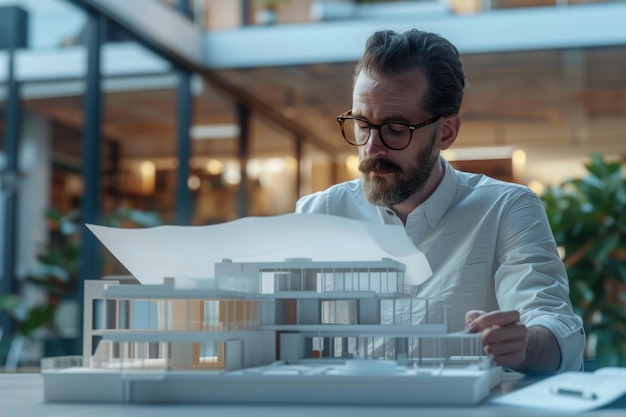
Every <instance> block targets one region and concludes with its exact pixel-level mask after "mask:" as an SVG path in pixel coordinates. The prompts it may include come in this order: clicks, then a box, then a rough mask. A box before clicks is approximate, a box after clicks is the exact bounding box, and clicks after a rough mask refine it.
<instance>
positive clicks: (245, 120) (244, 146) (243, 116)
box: [237, 104, 250, 218]
mask: <svg viewBox="0 0 626 417" xmlns="http://www.w3.org/2000/svg"><path fill="white" fill-rule="evenodd" d="M237 110H238V113H239V146H238V149H239V154H238V157H239V167H240V170H241V181H240V182H239V188H238V189H237V217H239V218H241V217H246V216H247V215H248V212H249V210H248V200H249V199H248V194H249V193H248V170H247V167H246V166H247V165H248V158H249V157H250V150H249V149H250V111H249V110H248V108H247V107H245V106H243V105H241V104H240V105H239V106H238V107H237Z"/></svg>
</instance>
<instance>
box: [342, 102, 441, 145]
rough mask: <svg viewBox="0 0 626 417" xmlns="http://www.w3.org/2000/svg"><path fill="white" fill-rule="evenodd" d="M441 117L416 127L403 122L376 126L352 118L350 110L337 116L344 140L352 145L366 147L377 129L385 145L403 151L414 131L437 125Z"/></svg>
mask: <svg viewBox="0 0 626 417" xmlns="http://www.w3.org/2000/svg"><path fill="white" fill-rule="evenodd" d="M441 117H443V116H442V115H439V116H435V117H433V118H430V119H428V120H424V121H423V122H421V123H418V124H416V125H411V124H408V123H402V122H386V123H381V124H379V125H375V124H373V123H370V122H369V121H368V120H365V119H362V118H360V117H354V116H352V110H348V111H347V112H345V113H342V114H340V115H339V116H337V122H339V128H340V129H341V134H342V135H343V138H344V139H345V140H346V142H348V143H349V144H350V145H354V146H363V145H365V144H366V143H367V141H368V140H369V138H370V136H371V135H370V133H371V131H372V129H377V130H378V136H379V137H380V140H381V142H382V143H383V145H385V146H386V147H387V148H389V149H391V150H394V151H401V150H402V149H404V148H406V147H407V146H409V144H410V143H411V139H413V132H414V131H416V130H417V129H419V128H420V127H424V126H427V125H429V124H432V123H435V122H436V121H437V120H439V119H440V118H441Z"/></svg>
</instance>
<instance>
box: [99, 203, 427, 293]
mask: <svg viewBox="0 0 626 417" xmlns="http://www.w3.org/2000/svg"><path fill="white" fill-rule="evenodd" d="M87 227H88V228H89V229H90V230H91V231H92V232H93V233H94V234H95V236H96V237H97V238H98V239H99V240H100V241H101V242H102V243H103V244H104V246H105V247H106V248H107V249H108V250H109V251H110V252H111V253H112V254H113V256H115V257H116V258H117V259H118V260H119V261H120V262H121V263H122V265H124V266H125V267H126V269H128V271H129V272H130V273H131V274H132V275H133V276H134V277H135V278H137V279H138V280H139V281H140V282H141V283H143V284H156V283H162V282H163V278H164V277H185V278H210V277H213V276H214V265H215V263H217V262H221V261H222V260H223V259H232V260H233V261H234V262H259V261H282V260H284V259H286V258H311V259H312V260H314V261H375V260H379V259H382V258H384V257H386V258H392V259H395V260H397V261H399V262H402V263H404V264H405V265H406V268H407V270H406V273H405V284H410V285H417V284H420V283H422V282H424V281H425V280H426V279H428V278H429V277H430V276H431V275H432V271H431V269H430V266H429V264H428V261H427V260H426V257H425V256H424V254H423V253H421V252H420V251H419V250H418V249H417V248H415V246H414V245H413V244H412V243H411V242H410V240H409V238H408V237H407V235H406V233H405V231H404V228H403V227H402V226H392V225H383V224H377V223H363V222H359V221H356V220H352V219H347V218H343V217H337V216H329V215H322V214H301V213H291V214H285V215H280V216H270V217H246V218H242V219H238V220H234V221H231V222H227V223H221V224H217V225H211V226H158V227H152V228H145V229H123V228H113V227H105V226H97V225H91V224H89V225H87ZM94 278H98V277H94Z"/></svg>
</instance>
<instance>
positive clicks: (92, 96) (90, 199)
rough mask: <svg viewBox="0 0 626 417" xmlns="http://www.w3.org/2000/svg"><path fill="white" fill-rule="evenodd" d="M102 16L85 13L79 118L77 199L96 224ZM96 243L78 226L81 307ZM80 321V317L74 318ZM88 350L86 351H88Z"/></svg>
mask: <svg viewBox="0 0 626 417" xmlns="http://www.w3.org/2000/svg"><path fill="white" fill-rule="evenodd" d="M103 29H104V18H103V17H102V16H100V15H99V14H97V13H92V12H88V13H87V25H86V34H87V77H86V88H85V96H84V106H85V114H84V119H83V153H82V156H83V158H82V159H83V167H82V171H83V180H84V192H83V198H82V201H81V215H82V221H83V223H95V224H99V223H100V222H101V219H102V213H101V207H102V205H101V200H102V196H101V188H102V185H101V168H100V166H101V153H102V152H101V144H102V89H101V70H100V50H101V46H102V38H103V36H102V33H103ZM100 273H101V256H100V245H99V243H98V241H97V240H96V238H95V236H94V235H93V234H92V233H91V232H90V231H89V230H88V229H87V228H86V227H83V228H82V229H81V253H80V268H79V276H78V291H77V298H78V300H77V301H78V303H79V305H80V307H81V308H80V310H79V311H83V310H82V309H83V292H84V284H85V280H86V279H97V278H100ZM76 319H77V320H78V321H79V322H80V317H77V318H76ZM77 328H78V329H79V335H78V338H77V340H76V352H74V353H78V352H80V349H81V348H82V338H83V334H82V333H83V330H82V325H81V323H78V325H77ZM88 353H89V352H87V354H88Z"/></svg>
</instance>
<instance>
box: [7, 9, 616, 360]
mask: <svg viewBox="0 0 626 417" xmlns="http://www.w3.org/2000/svg"><path fill="white" fill-rule="evenodd" d="M625 16H626V2H625V1H599V0H589V1H587V0H413V1H411V0H406V1H356V0H354V1H350V0H344V1H341V0H336V1H331V0H227V1H225V0H167V1H166V0H123V1H122V0H0V112H1V113H0V116H2V117H1V118H0V173H1V176H0V186H1V190H2V201H1V202H0V219H1V220H0V221H1V223H0V238H2V239H3V241H2V242H3V243H2V246H1V247H2V251H1V253H0V264H1V265H2V270H1V273H2V275H1V278H0V281H1V283H2V287H1V290H2V292H1V293H0V319H1V321H0V326H1V327H0V329H1V331H2V332H1V333H0V366H2V365H4V366H5V369H8V370H15V369H18V368H19V367H20V366H31V365H34V366H37V364H38V360H39V359H40V358H41V357H42V356H51V355H60V354H71V353H77V352H80V346H81V343H80V338H81V322H80V320H81V318H80V311H81V302H82V301H81V298H82V295H81V291H82V282H83V281H84V280H85V279H93V278H98V277H101V276H103V275H115V274H125V273H126V271H125V270H124V269H123V268H122V267H121V266H120V265H118V264H116V262H115V261H114V260H113V259H110V257H109V256H108V255H107V254H106V253H103V250H102V248H101V247H100V245H99V244H98V242H95V241H94V239H93V236H91V235H90V234H89V233H88V232H86V231H85V228H84V227H82V225H83V223H85V222H87V223H98V224H108V225H113V226H124V227H145V226H154V225H157V224H183V225H206V224H215V223H220V222H224V221H230V220H234V219H237V218H240V217H244V216H268V215H278V214H283V213H289V212H292V211H293V209H294V204H295V201H296V200H297V198H298V197H299V196H302V195H304V194H308V193H311V192H314V191H318V190H321V189H324V188H326V187H328V186H329V185H331V184H334V183H337V182H340V181H345V180H349V179H352V178H356V177H358V171H357V169H356V167H357V157H356V150H355V148H353V147H351V146H350V145H348V144H346V143H345V142H344V141H343V139H342V138H341V135H340V133H339V129H338V126H337V122H336V120H335V116H337V115H338V114H340V113H342V112H344V111H346V110H347V109H349V108H350V106H351V89H352V76H353V72H354V67H355V64H356V62H357V60H358V59H359V58H360V56H361V54H362V52H363V49H364V44H365V40H366V39H367V37H368V36H369V35H370V34H371V33H373V32H374V31H376V30H382V29H392V30H396V31H404V30H408V29H411V28H417V29H422V30H427V31H431V32H435V33H438V34H440V35H442V36H444V37H446V38H448V39H449V40H451V41H452V42H453V43H454V44H455V45H456V46H457V47H458V48H459V51H460V52H461V55H462V60H463V64H464V68H465V73H466V77H467V80H468V83H469V87H468V88H467V90H466V97H465V101H464V104H463V106H462V110H461V117H462V129H461V132H460V135H459V138H458V140H457V141H456V144H455V146H454V147H453V149H451V150H449V151H447V152H446V153H445V156H446V157H447V158H448V159H449V160H450V161H451V162H452V164H453V165H454V166H456V167H458V168H460V169H463V170H467V171H472V172H480V173H485V174H488V175H491V176H493V177H496V178H500V179H503V180H507V181H512V182H517V183H521V184H525V185H528V186H529V187H531V188H532V189H533V190H534V191H535V192H537V193H538V194H539V195H541V196H542V198H543V199H544V201H545V203H546V208H547V209H548V212H549V215H550V219H551V223H552V225H553V228H554V231H555V236H556V237H557V242H558V243H559V245H560V247H561V249H562V250H563V257H564V259H565V260H566V263H567V265H568V271H569V272H570V279H573V278H572V277H576V281H572V287H573V300H574V302H575V304H576V306H577V312H578V313H579V314H581V316H583V318H584V319H585V322H586V326H587V330H588V333H589V334H590V335H592V336H593V335H595V336H593V338H592V339H591V340H590V343H589V345H590V350H589V352H588V356H589V357H590V358H595V357H597V356H598V355H599V354H600V353H602V352H604V353H602V357H603V358H604V359H603V361H604V362H602V363H609V364H622V365H623V364H626V324H625V323H626V310H625V309H624V301H625V300H624V283H626V265H625V262H626V248H625V247H624V245H625V243H624V241H626V238H625V236H624V229H625V227H626V220H625V219H624V214H623V213H624V211H625V210H624V205H625V202H626V195H625V191H624V180H623V178H624V174H623V172H622V171H623V169H622V167H623V166H624V163H625V162H626V138H625V132H626V71H624V68H626V27H625V26H624V25H623V18H624V17H625ZM581 178H582V179H584V181H583V182H582V183H580V182H572V181H571V180H573V179H576V180H580V179H581ZM581 184H582V185H581ZM581 187H582V188H581ZM581 248H582V249H581ZM585 248H586V249H585ZM574 255H575V256H574ZM598 343H599V344H598Z"/></svg>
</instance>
